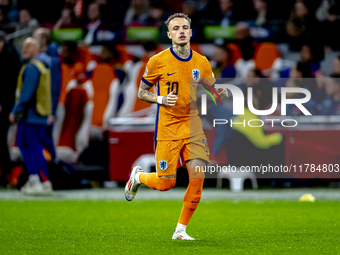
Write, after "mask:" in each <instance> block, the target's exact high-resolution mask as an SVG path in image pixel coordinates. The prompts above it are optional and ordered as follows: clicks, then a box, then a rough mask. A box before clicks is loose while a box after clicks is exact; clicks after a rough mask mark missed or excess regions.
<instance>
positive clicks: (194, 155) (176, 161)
mask: <svg viewBox="0 0 340 255" xmlns="http://www.w3.org/2000/svg"><path fill="white" fill-rule="evenodd" d="M209 155H210V152H209V148H208V142H207V138H206V137H205V135H204V134H202V135H198V136H196V137H194V138H187V139H182V140H175V141H157V144H156V151H155V158H156V171H157V175H158V176H167V175H173V174H176V172H177V168H178V167H180V166H183V167H186V166H185V162H187V161H189V160H192V159H203V160H205V161H206V162H207V163H209Z"/></svg>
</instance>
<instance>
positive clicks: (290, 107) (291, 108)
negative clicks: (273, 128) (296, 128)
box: [286, 78, 318, 116]
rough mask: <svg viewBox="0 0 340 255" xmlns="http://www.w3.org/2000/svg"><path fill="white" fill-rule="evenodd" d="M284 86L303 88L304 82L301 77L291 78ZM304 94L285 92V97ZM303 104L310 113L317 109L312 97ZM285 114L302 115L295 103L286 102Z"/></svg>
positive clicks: (296, 96) (302, 95)
mask: <svg viewBox="0 0 340 255" xmlns="http://www.w3.org/2000/svg"><path fill="white" fill-rule="evenodd" d="M286 87H290V88H303V87H304V83H303V80H301V79H296V78H291V79H289V80H288V81H287V83H286ZM304 97H305V95H304V94H302V93H287V98H304ZM303 106H304V107H305V108H306V109H307V110H308V111H309V112H310V113H311V114H312V115H316V114H317V112H318V110H317V102H316V100H314V99H313V98H311V99H310V100H309V101H308V102H307V103H304V104H303ZM286 114H287V115H290V116H299V115H304V114H303V113H302V112H301V111H300V109H299V108H298V107H297V106H296V105H295V104H287V105H286Z"/></svg>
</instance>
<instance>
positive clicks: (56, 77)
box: [33, 28, 61, 161]
mask: <svg viewBox="0 0 340 255" xmlns="http://www.w3.org/2000/svg"><path fill="white" fill-rule="evenodd" d="M33 38H34V39H36V40H37V41H38V44H39V47H40V49H39V51H40V54H39V55H38V56H37V59H38V60H40V61H42V62H45V63H50V68H51V86H52V114H51V115H50V116H48V118H47V124H48V130H49V132H48V136H47V137H46V139H45V148H46V150H47V151H48V152H49V153H50V154H51V160H52V161H54V159H55V157H56V154H55V147H54V143H53V137H52V130H53V124H54V122H55V119H56V112H57V107H58V102H59V95H60V88H61V65H60V61H59V58H58V44H57V43H55V42H51V30H49V29H47V28H38V29H37V30H36V31H35V32H34V35H33Z"/></svg>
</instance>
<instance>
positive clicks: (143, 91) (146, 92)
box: [138, 81, 178, 106]
mask: <svg viewBox="0 0 340 255" xmlns="http://www.w3.org/2000/svg"><path fill="white" fill-rule="evenodd" d="M151 88H152V86H149V85H147V84H146V83H145V82H143V81H141V84H140V86H139V90H138V98H139V99H140V100H143V101H145V102H148V103H150V104H156V103H158V102H157V98H158V96H156V95H155V94H154V93H152V92H151V91H150V89H151ZM174 93H175V91H172V92H171V93H170V94H168V95H166V96H165V97H163V98H162V104H163V105H165V106H174V105H175V104H176V101H177V99H178V97H177V95H175V94H174Z"/></svg>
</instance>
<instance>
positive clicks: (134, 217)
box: [0, 199, 340, 255]
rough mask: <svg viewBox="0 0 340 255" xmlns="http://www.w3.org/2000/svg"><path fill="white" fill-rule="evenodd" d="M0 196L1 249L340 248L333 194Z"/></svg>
mask: <svg viewBox="0 0 340 255" xmlns="http://www.w3.org/2000/svg"><path fill="white" fill-rule="evenodd" d="M181 207H182V202H180V201H138V200H137V199H136V201H133V202H125V201H118V202H117V201H0V254H2V255H3V254H340V202H339V201H316V202H314V203H308V202H305V203H303V202H294V201H272V202H271V201H262V202H261V201H260V202H237V203H236V202H231V201H209V200H208V201H202V202H201V204H200V205H199V206H198V209H197V211H196V213H195V214H194V216H193V218H192V220H191V222H190V224H189V226H188V229H187V232H188V234H189V235H191V236H193V237H194V238H197V239H198V240H197V241H183V240H171V237H172V233H173V230H174V228H175V226H176V223H177V220H178V216H179V213H180V210H181Z"/></svg>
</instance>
